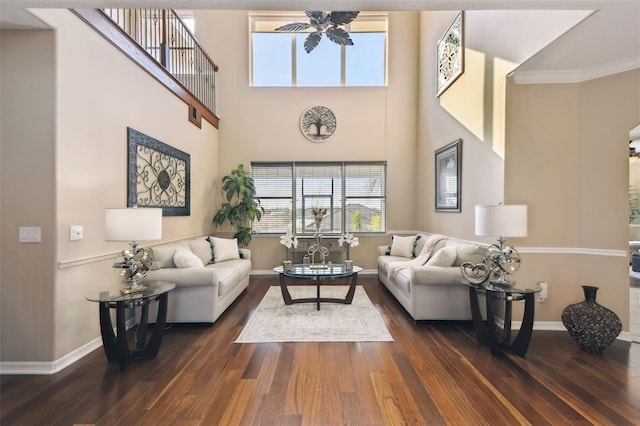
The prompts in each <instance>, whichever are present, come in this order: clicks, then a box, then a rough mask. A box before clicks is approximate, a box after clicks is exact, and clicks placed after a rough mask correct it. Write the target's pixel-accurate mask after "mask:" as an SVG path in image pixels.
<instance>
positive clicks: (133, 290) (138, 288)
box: [120, 283, 147, 295]
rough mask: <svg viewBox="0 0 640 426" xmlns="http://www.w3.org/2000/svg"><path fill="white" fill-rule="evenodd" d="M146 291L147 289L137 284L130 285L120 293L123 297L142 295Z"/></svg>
mask: <svg viewBox="0 0 640 426" xmlns="http://www.w3.org/2000/svg"><path fill="white" fill-rule="evenodd" d="M146 290H147V287H145V286H143V285H139V284H137V283H132V284H131V285H130V286H129V287H125V288H123V289H121V290H120V293H122V294H124V295H128V294H137V293H144V292H145V291H146Z"/></svg>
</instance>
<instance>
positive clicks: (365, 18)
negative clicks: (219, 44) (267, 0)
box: [249, 12, 389, 87]
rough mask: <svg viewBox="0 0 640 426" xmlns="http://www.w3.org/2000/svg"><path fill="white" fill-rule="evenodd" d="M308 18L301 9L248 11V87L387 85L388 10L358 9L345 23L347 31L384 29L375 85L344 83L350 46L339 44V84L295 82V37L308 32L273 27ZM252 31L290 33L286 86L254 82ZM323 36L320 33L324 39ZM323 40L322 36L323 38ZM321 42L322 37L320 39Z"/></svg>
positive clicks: (381, 30)
mask: <svg viewBox="0 0 640 426" xmlns="http://www.w3.org/2000/svg"><path fill="white" fill-rule="evenodd" d="M308 20H309V18H308V17H307V16H306V15H304V13H301V12H278V13H260V14H258V13H250V14H249V86H251V87H386V86H387V85H388V74H389V70H388V68H389V55H388V49H389V14H388V13H387V12H360V14H359V15H358V18H356V20H355V21H353V22H351V23H349V24H347V25H345V26H344V29H345V30H346V31H347V32H349V33H383V34H384V35H385V42H384V48H383V49H384V52H383V57H384V64H383V76H382V84H379V85H378V84H376V85H347V83H346V81H347V77H346V71H347V65H346V64H347V60H346V58H347V53H346V49H347V48H348V47H349V46H339V48H340V85H337V86H336V85H315V84H314V85H303V86H299V85H298V75H297V74H298V73H297V50H296V47H297V41H296V38H297V36H298V35H300V34H307V33H309V32H310V30H307V31H298V32H291V33H286V32H276V31H275V28H277V27H279V26H281V25H284V24H289V23H291V22H307V21H308ZM254 33H278V34H289V35H290V36H291V38H290V40H291V81H290V84H289V85H287V86H282V85H273V86H269V85H258V86H256V85H254V75H253V57H254V55H253V34H254ZM324 38H326V37H325V36H323V39H324ZM323 41H325V40H323ZM321 42H322V41H321Z"/></svg>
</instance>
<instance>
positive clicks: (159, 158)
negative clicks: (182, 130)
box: [127, 127, 191, 216]
mask: <svg viewBox="0 0 640 426" xmlns="http://www.w3.org/2000/svg"><path fill="white" fill-rule="evenodd" d="M127 142H128V157H127V163H128V184H127V206H128V207H133V206H138V207H161V208H162V215H163V216H189V215H190V214H191V204H190V195H191V194H190V167H191V164H190V163H191V159H190V156H189V154H187V153H186V152H183V151H180V150H179V149H176V148H174V147H172V146H169V145H167V144H165V143H162V142H160V141H158V140H156V139H154V138H152V137H150V136H147V135H145V134H144V133H141V132H139V131H137V130H134V129H132V128H130V127H128V128H127Z"/></svg>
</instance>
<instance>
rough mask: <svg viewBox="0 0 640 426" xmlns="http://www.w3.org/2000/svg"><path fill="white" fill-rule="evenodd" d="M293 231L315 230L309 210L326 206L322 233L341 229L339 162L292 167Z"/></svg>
mask: <svg viewBox="0 0 640 426" xmlns="http://www.w3.org/2000/svg"><path fill="white" fill-rule="evenodd" d="M296 207H297V209H298V210H297V217H298V220H297V223H296V232H301V233H310V234H313V233H315V230H316V228H315V216H314V214H313V210H314V209H315V210H316V211H318V210H319V209H326V213H325V215H324V218H323V220H322V228H321V231H322V232H323V233H340V232H341V230H342V220H341V214H340V213H341V211H342V166H341V165H340V164H336V165H332V164H326V165H325V164H312V165H300V166H297V167H296Z"/></svg>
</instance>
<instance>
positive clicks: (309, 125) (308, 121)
mask: <svg viewBox="0 0 640 426" xmlns="http://www.w3.org/2000/svg"><path fill="white" fill-rule="evenodd" d="M337 124H338V123H337V121H336V116H335V115H334V114H333V111H331V110H330V109H329V108H327V107H325V106H319V105H318V106H312V107H310V108H307V109H306V110H305V111H304V112H303V113H302V117H300V130H301V131H302V134H303V135H304V137H305V138H307V139H309V140H310V141H312V142H326V141H327V140H329V138H331V136H333V133H334V132H335V131H336V126H337Z"/></svg>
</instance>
